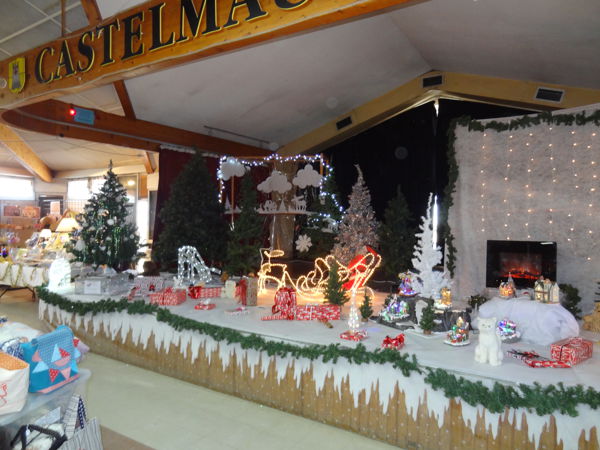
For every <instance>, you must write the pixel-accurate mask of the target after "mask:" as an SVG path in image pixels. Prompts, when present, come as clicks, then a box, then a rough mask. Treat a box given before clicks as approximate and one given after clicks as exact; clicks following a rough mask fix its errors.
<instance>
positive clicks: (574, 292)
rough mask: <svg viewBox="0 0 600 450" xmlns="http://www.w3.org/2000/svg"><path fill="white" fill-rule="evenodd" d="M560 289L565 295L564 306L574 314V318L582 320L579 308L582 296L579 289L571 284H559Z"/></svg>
mask: <svg viewBox="0 0 600 450" xmlns="http://www.w3.org/2000/svg"><path fill="white" fill-rule="evenodd" d="M558 287H559V288H560V290H561V291H563V292H564V293H565V300H564V301H563V302H562V305H563V306H564V307H565V309H566V310H567V311H569V312H570V313H571V314H573V317H575V318H576V319H581V308H579V302H581V296H580V295H579V289H577V288H576V287H574V286H571V285H570V284H559V285H558Z"/></svg>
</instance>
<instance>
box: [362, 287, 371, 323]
mask: <svg viewBox="0 0 600 450" xmlns="http://www.w3.org/2000/svg"><path fill="white" fill-rule="evenodd" d="M360 315H361V317H362V318H363V319H365V320H366V319H368V318H369V317H371V316H372V315H373V307H372V303H371V297H369V294H367V292H366V291H365V298H364V300H363V302H362V304H361V305H360Z"/></svg>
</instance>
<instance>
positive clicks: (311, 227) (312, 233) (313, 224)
mask: <svg viewBox="0 0 600 450" xmlns="http://www.w3.org/2000/svg"><path fill="white" fill-rule="evenodd" d="M338 198H339V194H338V188H337V184H336V182H335V176H334V173H333V169H329V172H328V174H327V175H326V177H325V178H324V180H323V185H322V186H321V190H320V192H319V195H317V196H313V197H311V199H310V201H309V205H308V211H310V212H311V213H313V214H308V215H306V221H305V223H304V224H303V225H302V226H301V227H300V231H299V232H298V235H299V236H300V235H306V236H308V237H309V238H310V242H311V244H312V245H311V247H310V248H309V249H308V251H306V252H301V253H300V254H299V256H300V257H301V258H303V259H309V260H314V259H316V258H318V257H325V256H327V255H329V254H330V253H331V250H332V249H333V244H334V243H335V242H334V239H335V236H336V234H337V231H338V224H339V222H340V220H341V218H342V213H343V209H342V207H341V206H340V204H339V203H338V200H337V199H338Z"/></svg>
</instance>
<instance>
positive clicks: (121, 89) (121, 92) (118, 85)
mask: <svg viewBox="0 0 600 450" xmlns="http://www.w3.org/2000/svg"><path fill="white" fill-rule="evenodd" d="M113 86H114V87H115V90H116V91H117V95H118V96H119V101H120V102H121V107H122V108H123V112H124V113H125V117H127V118H128V119H136V116H135V111H134V109H133V103H131V98H130V97H129V92H128V91H127V86H125V82H124V81H123V80H117V81H115V82H114V83H113Z"/></svg>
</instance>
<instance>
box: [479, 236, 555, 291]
mask: <svg viewBox="0 0 600 450" xmlns="http://www.w3.org/2000/svg"><path fill="white" fill-rule="evenodd" d="M509 274H510V275H511V276H512V279H513V280H514V282H515V286H516V287H517V288H521V289H523V288H532V287H533V285H534V283H535V280H537V279H538V278H539V277H540V276H543V277H544V278H549V279H551V280H552V281H556V242H550V241H487V258H486V277H485V285H486V286H487V287H498V285H499V284H500V283H501V282H503V281H506V280H507V279H508V275H509Z"/></svg>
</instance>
